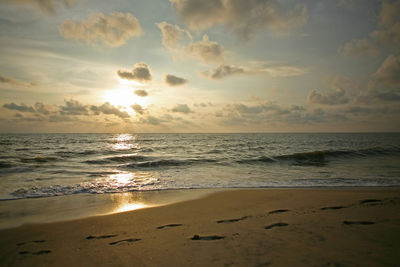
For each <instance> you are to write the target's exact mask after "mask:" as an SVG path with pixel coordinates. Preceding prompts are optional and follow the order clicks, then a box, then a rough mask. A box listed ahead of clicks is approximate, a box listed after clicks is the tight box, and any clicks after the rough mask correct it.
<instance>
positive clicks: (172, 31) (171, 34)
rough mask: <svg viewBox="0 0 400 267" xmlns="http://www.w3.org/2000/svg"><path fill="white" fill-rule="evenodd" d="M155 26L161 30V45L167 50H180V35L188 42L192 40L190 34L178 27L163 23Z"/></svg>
mask: <svg viewBox="0 0 400 267" xmlns="http://www.w3.org/2000/svg"><path fill="white" fill-rule="evenodd" d="M156 25H157V27H158V28H159V29H160V30H161V36H162V41H161V43H162V44H163V46H164V47H166V48H167V49H169V50H176V49H179V48H180V46H181V45H180V40H181V39H182V35H183V36H187V37H188V38H189V39H190V40H191V39H192V38H191V35H190V33H189V32H188V31H186V30H184V29H182V28H180V27H179V26H178V25H173V24H169V23H167V22H165V21H163V22H160V23H157V24H156Z"/></svg>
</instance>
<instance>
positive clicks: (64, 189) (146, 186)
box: [10, 178, 160, 199]
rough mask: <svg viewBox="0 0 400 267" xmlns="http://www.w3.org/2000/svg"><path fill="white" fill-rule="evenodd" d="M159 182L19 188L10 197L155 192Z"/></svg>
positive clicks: (150, 179) (155, 180) (139, 181)
mask: <svg viewBox="0 0 400 267" xmlns="http://www.w3.org/2000/svg"><path fill="white" fill-rule="evenodd" d="M159 184H160V180H159V179H156V178H146V179H138V180H132V181H130V182H128V183H125V184H118V183H115V182H113V181H112V180H111V181H103V182H96V183H82V184H76V185H68V186H63V185H53V186H43V187H37V186H34V187H28V188H19V189H17V190H15V191H13V192H12V193H11V194H10V195H11V196H12V197H13V198H14V199H21V198H42V197H54V196H63V195H73V194H105V193H122V192H134V191H146V190H147V191H148V190H157V189H159V188H158V185H159Z"/></svg>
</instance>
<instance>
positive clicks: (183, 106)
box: [171, 104, 193, 114]
mask: <svg viewBox="0 0 400 267" xmlns="http://www.w3.org/2000/svg"><path fill="white" fill-rule="evenodd" d="M171 111H172V112H176V113H184V114H189V113H192V112H193V111H192V110H191V109H190V108H189V106H188V105H186V104H178V105H176V106H175V107H173V108H172V109H171Z"/></svg>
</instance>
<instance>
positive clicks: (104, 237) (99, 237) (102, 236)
mask: <svg viewBox="0 0 400 267" xmlns="http://www.w3.org/2000/svg"><path fill="white" fill-rule="evenodd" d="M116 236H117V235H99V236H93V235H90V236H87V237H86V239H87V240H91V239H106V238H111V237H116Z"/></svg>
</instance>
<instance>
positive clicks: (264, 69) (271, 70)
mask: <svg viewBox="0 0 400 267" xmlns="http://www.w3.org/2000/svg"><path fill="white" fill-rule="evenodd" d="M306 73H307V70H306V69H304V68H300V67H296V66H290V65H284V64H282V63H276V62H267V61H253V62H250V63H249V65H248V66H246V67H244V66H235V65H225V64H222V65H219V66H218V67H217V68H215V69H212V70H208V71H202V72H200V74H202V75H203V76H205V77H208V78H210V79H213V80H219V79H222V78H225V77H228V76H232V75H239V74H246V75H255V74H267V75H269V76H271V77H290V76H299V75H303V74H306Z"/></svg>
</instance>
